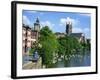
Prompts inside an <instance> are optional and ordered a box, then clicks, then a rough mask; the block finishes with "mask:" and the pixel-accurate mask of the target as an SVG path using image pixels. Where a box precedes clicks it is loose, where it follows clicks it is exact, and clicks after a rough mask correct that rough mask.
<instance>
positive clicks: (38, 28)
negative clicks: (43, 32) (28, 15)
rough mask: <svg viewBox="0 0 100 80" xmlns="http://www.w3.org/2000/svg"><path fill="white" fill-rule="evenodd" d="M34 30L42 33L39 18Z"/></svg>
mask: <svg viewBox="0 0 100 80" xmlns="http://www.w3.org/2000/svg"><path fill="white" fill-rule="evenodd" d="M34 30H35V31H38V32H40V21H39V19H38V18H37V19H36V22H35V23H34Z"/></svg>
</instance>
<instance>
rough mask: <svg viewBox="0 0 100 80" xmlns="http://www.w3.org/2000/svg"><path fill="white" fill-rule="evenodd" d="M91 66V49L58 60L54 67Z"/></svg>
mask: <svg viewBox="0 0 100 80" xmlns="http://www.w3.org/2000/svg"><path fill="white" fill-rule="evenodd" d="M82 66H91V54H90V51H84V52H79V53H75V54H72V55H69V59H68V58H67V60H65V59H61V60H60V61H59V60H58V61H57V62H56V63H55V64H54V66H53V67H55V68H63V67H82Z"/></svg>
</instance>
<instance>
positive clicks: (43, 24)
mask: <svg viewBox="0 0 100 80" xmlns="http://www.w3.org/2000/svg"><path fill="white" fill-rule="evenodd" d="M54 25H55V24H53V23H51V22H50V21H45V22H41V26H42V27H44V26H49V28H50V29H52V28H53V27H54Z"/></svg>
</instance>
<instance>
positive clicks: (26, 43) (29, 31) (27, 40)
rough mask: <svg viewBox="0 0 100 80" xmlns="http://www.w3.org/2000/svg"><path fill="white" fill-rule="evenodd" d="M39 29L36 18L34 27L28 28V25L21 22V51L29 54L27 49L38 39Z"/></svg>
mask: <svg viewBox="0 0 100 80" xmlns="http://www.w3.org/2000/svg"><path fill="white" fill-rule="evenodd" d="M39 31H40V24H39V19H38V18H37V20H36V22H35V23H34V28H30V27H29V26H27V25H25V24H23V27H22V37H23V38H22V41H23V42H22V43H23V49H22V51H23V52H22V53H23V54H24V55H28V54H29V50H30V49H31V48H32V47H33V44H34V43H36V42H37V41H38V38H39V35H40V34H39Z"/></svg>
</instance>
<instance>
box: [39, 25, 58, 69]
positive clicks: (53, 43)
mask: <svg viewBox="0 0 100 80" xmlns="http://www.w3.org/2000/svg"><path fill="white" fill-rule="evenodd" d="M39 43H40V44H41V45H42V48H41V53H42V55H41V56H42V58H43V64H45V65H46V67H50V65H51V64H52V62H53V57H54V56H53V55H54V53H55V52H56V51H57V48H58V42H57V39H56V36H55V35H54V33H53V32H52V31H51V30H50V29H49V27H48V26H45V27H43V28H42V29H41V30H40V39H39Z"/></svg>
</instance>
